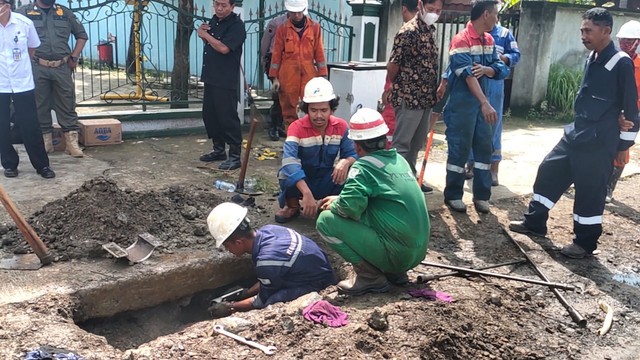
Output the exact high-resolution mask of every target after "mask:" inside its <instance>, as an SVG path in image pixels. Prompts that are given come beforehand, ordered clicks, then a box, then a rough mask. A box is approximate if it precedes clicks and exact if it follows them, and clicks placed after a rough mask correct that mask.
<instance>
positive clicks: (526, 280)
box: [420, 261, 575, 290]
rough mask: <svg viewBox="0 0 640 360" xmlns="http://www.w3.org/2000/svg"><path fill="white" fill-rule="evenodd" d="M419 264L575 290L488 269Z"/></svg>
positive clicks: (426, 262) (566, 286) (570, 287)
mask: <svg viewBox="0 0 640 360" xmlns="http://www.w3.org/2000/svg"><path fill="white" fill-rule="evenodd" d="M420 264H422V265H424V266H431V267H437V268H441V269H448V270H455V271H459V272H463V273H468V274H475V275H484V276H492V277H497V278H500V279H506V280H513V281H520V282H525V283H530V284H536V285H544V286H548V287H551V288H560V289H564V290H575V287H574V286H571V285H568V284H561V283H553V282H549V281H542V280H535V279H528V278H523V277H518V276H511V275H503V274H496V273H492V272H488V271H482V270H474V269H469V268H463V267H459V266H451V265H444V264H438V263H432V262H428V261H422V262H420Z"/></svg>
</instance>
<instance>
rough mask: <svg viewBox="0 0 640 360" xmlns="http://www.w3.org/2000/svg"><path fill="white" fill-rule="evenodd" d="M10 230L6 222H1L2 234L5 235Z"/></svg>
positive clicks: (0, 232)
mask: <svg viewBox="0 0 640 360" xmlns="http://www.w3.org/2000/svg"><path fill="white" fill-rule="evenodd" d="M8 232H9V227H8V226H7V225H5V224H0V235H4V234H6V233H8Z"/></svg>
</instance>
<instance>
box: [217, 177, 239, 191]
mask: <svg viewBox="0 0 640 360" xmlns="http://www.w3.org/2000/svg"><path fill="white" fill-rule="evenodd" d="M215 187H216V189H218V190H224V191H228V192H234V191H236V186H235V185H233V184H232V183H228V182H226V181H222V180H216V183H215Z"/></svg>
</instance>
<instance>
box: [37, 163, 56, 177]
mask: <svg viewBox="0 0 640 360" xmlns="http://www.w3.org/2000/svg"><path fill="white" fill-rule="evenodd" d="M36 172H37V173H38V174H40V176H42V177H43V178H45V179H53V178H54V177H56V173H54V172H53V170H51V168H50V167H48V166H47V167H43V168H42V169H40V170H36Z"/></svg>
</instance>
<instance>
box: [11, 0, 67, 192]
mask: <svg viewBox="0 0 640 360" xmlns="http://www.w3.org/2000/svg"><path fill="white" fill-rule="evenodd" d="M12 6H13V1H12V0H9V1H7V0H3V1H1V2H0V41H1V42H2V44H3V45H2V53H1V55H0V63H1V64H0V162H1V163H2V167H3V168H4V176H6V177H8V178H13V177H17V176H18V163H19V161H20V159H19V158H18V153H17V152H16V150H15V149H14V147H13V145H12V142H11V130H10V125H9V122H10V120H11V116H10V113H11V110H10V104H11V102H13V106H14V108H15V111H16V113H17V116H16V117H15V122H16V123H17V125H19V128H20V132H21V135H22V141H23V143H24V147H25V149H26V150H27V154H29V160H31V165H33V167H34V168H35V169H36V172H37V173H38V174H39V175H40V176H42V177H44V178H47V179H49V178H54V177H55V176H56V174H55V173H54V172H53V170H51V168H49V157H48V156H47V152H46V151H45V148H44V143H43V141H42V132H40V127H39V126H38V115H37V113H36V102H35V95H34V93H33V88H34V82H33V74H32V71H31V57H32V56H33V54H34V52H35V50H36V48H37V47H38V46H39V45H40V40H39V39H38V34H37V33H36V29H35V27H34V26H33V22H32V21H31V20H29V19H28V18H26V17H24V16H22V15H21V14H16V13H13V12H11V7H12Z"/></svg>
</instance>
